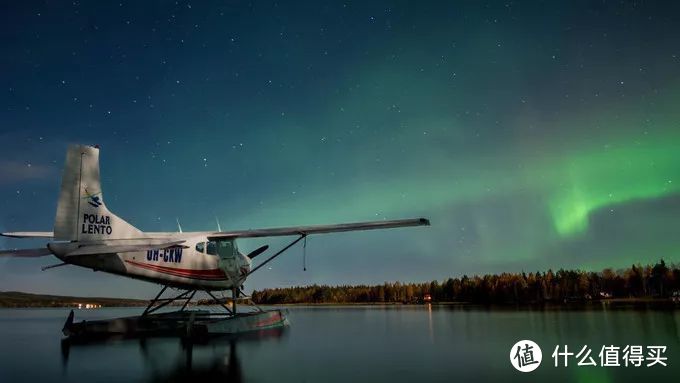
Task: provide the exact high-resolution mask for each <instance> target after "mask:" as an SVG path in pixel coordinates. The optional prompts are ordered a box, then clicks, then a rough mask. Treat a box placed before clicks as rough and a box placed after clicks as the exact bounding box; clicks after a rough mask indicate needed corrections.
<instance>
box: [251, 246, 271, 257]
mask: <svg viewBox="0 0 680 383" xmlns="http://www.w3.org/2000/svg"><path fill="white" fill-rule="evenodd" d="M268 248H269V245H264V246H262V247H259V248H257V249H255V250H253V251H251V252H250V253H249V254H248V255H246V257H248V258H250V259H253V258H255V257H257V256H258V255H260V254H262V253H264V252H265V251H267V249H268Z"/></svg>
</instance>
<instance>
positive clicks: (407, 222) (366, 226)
mask: <svg viewBox="0 0 680 383" xmlns="http://www.w3.org/2000/svg"><path fill="white" fill-rule="evenodd" d="M429 225H430V221H429V220H428V219H426V218H414V219H397V220H392V221H369V222H355V223H340V224H335V225H316V226H292V227H277V228H270V229H254V230H240V231H221V232H213V233H208V239H210V240H213V239H219V238H256V237H277V236H286V235H310V234H325V233H337V232H342V231H356V230H376V229H389V228H394V227H406V226H429Z"/></svg>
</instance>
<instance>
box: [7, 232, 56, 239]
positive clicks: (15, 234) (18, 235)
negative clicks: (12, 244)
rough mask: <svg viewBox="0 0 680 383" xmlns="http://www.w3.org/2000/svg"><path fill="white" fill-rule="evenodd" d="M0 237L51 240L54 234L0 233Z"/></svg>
mask: <svg viewBox="0 0 680 383" xmlns="http://www.w3.org/2000/svg"><path fill="white" fill-rule="evenodd" d="M0 235H1V236H3V237H12V238H52V237H53V236H54V233H52V232H51V231H16V232H13V233H0Z"/></svg>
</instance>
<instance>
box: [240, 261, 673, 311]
mask: <svg viewBox="0 0 680 383" xmlns="http://www.w3.org/2000/svg"><path fill="white" fill-rule="evenodd" d="M678 291H680V268H679V266H678V265H675V264H672V265H670V266H669V265H667V264H666V262H665V261H664V260H663V259H662V260H660V261H659V262H658V263H656V264H654V265H646V266H641V265H639V264H638V265H632V266H631V267H629V268H626V269H621V270H613V269H611V268H607V269H604V270H602V271H600V272H589V271H582V270H564V269H560V270H558V271H557V272H553V271H552V270H548V271H547V272H543V273H542V272H540V271H538V272H535V273H533V272H530V273H528V274H527V273H525V272H522V273H501V274H486V275H483V276H479V275H475V276H471V277H469V276H467V275H463V276H462V277H460V278H448V279H447V280H445V281H443V282H442V283H440V282H439V281H436V280H435V281H432V282H424V283H401V282H394V283H389V282H385V283H383V284H381V285H356V286H351V285H343V286H327V285H311V286H296V287H285V288H273V289H264V290H261V291H257V290H256V291H254V292H253V294H252V298H253V301H254V302H255V303H258V304H285V303H419V302H422V301H423V299H425V297H426V296H427V295H429V297H430V298H431V300H432V301H433V302H469V303H481V304H508V303H515V304H517V303H522V304H534V303H547V302H565V301H583V300H593V299H608V298H647V297H650V298H668V297H670V296H671V295H673V294H674V293H675V294H676V295H677V294H678Z"/></svg>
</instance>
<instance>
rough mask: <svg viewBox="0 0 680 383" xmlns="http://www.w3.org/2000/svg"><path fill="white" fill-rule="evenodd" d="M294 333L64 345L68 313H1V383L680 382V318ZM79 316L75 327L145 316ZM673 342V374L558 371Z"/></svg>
mask: <svg viewBox="0 0 680 383" xmlns="http://www.w3.org/2000/svg"><path fill="white" fill-rule="evenodd" d="M288 310H289V318H290V322H291V326H290V327H288V328H287V329H286V330H284V331H282V332H275V333H271V334H267V335H263V336H261V337H252V336H250V337H241V338H237V339H235V340H233V339H232V340H230V339H223V340H215V341H211V342H209V343H207V344H205V345H195V346H193V347H191V348H187V347H184V346H182V343H181V342H180V341H179V340H178V339H174V338H166V339H149V340H146V341H143V342H142V341H139V340H118V341H109V342H105V343H102V342H100V343H94V344H88V345H73V346H71V347H69V348H66V349H64V348H62V345H61V333H60V330H61V327H62V325H63V323H64V320H65V319H66V316H67V315H68V311H69V310H68V309H1V310H0V342H2V343H1V345H2V347H0V382H19V381H24V382H26V381H29V382H30V381H41V382H45V381H59V382H121V381H124V382H162V381H197V382H205V381H208V382H209V381H220V382H240V381H242V382H269V381H276V382H347V381H352V382H362V381H371V382H417V381H439V382H453V381H459V382H473V381H501V380H502V381H517V382H527V381H548V380H550V381H553V382H558V381H560V382H561V381H564V382H610V381H611V382H622V381H630V382H633V381H635V382H640V381H644V379H650V378H651V379H654V378H665V379H669V380H670V381H677V379H678V377H679V376H680V311H677V310H676V311H653V310H621V309H602V310H600V309H596V310H579V311H564V310H498V309H494V310H488V309H484V308H471V307H466V308H462V307H428V306H405V307H399V306H395V307H381V306H370V307H364V306H361V307H356V306H352V307H289V308H288ZM139 312H140V309H139V308H133V309H99V310H89V311H86V310H82V311H76V320H80V319H95V318H113V317H117V316H127V315H136V314H139ZM520 339H531V340H533V341H535V342H536V343H538V345H539V346H540V347H541V348H542V349H543V363H542V364H541V366H540V367H539V368H538V369H537V370H536V371H534V372H531V373H521V372H518V371H516V370H515V369H514V368H513V367H512V366H511V365H510V361H509V353H510V348H511V346H512V345H513V344H514V343H515V342H516V341H518V340H520ZM558 344H559V345H564V344H567V345H569V348H570V351H572V350H575V351H578V350H579V349H580V348H581V347H582V346H583V345H588V346H590V347H591V348H592V349H593V355H592V356H593V357H594V358H595V360H597V361H599V358H598V357H597V354H598V353H599V350H600V348H601V346H602V345H611V344H613V345H619V346H625V345H627V344H631V345H632V344H635V345H638V344H639V345H643V346H647V345H665V346H667V347H668V351H667V352H666V355H665V356H667V357H668V367H652V368H646V367H640V368H633V367H628V368H624V367H619V368H616V367H615V368H603V367H576V366H574V365H575V364H576V363H575V362H576V361H575V360H573V359H572V360H571V361H570V366H569V367H568V368H564V367H559V368H556V367H554V366H553V360H552V358H551V356H550V355H551V354H552V352H553V350H554V348H555V346H556V345H558Z"/></svg>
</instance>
